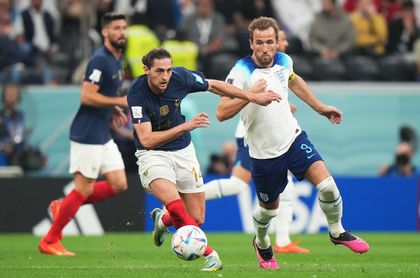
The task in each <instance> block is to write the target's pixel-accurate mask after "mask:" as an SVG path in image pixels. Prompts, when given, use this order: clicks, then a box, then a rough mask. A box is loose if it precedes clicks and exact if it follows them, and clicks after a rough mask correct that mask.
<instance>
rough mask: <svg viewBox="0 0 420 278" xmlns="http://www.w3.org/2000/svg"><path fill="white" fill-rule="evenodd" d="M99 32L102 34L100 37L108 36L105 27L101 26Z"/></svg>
mask: <svg viewBox="0 0 420 278" xmlns="http://www.w3.org/2000/svg"><path fill="white" fill-rule="evenodd" d="M101 34H102V37H104V38H105V37H107V36H108V29H107V28H106V27H104V28H102V30H101Z"/></svg>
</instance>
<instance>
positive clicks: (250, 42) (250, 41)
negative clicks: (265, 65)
mask: <svg viewBox="0 0 420 278" xmlns="http://www.w3.org/2000/svg"><path fill="white" fill-rule="evenodd" d="M249 48H251V50H254V49H253V48H252V40H249Z"/></svg>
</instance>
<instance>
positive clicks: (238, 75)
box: [225, 64, 247, 89]
mask: <svg viewBox="0 0 420 278" xmlns="http://www.w3.org/2000/svg"><path fill="white" fill-rule="evenodd" d="M246 76H247V75H246V72H245V69H244V68H243V67H242V66H240V65H238V64H237V65H235V66H234V67H233V68H232V69H231V70H230V72H229V74H228V76H227V77H226V80H225V81H226V83H229V84H231V85H233V86H235V87H238V88H239V89H246V87H247V85H246Z"/></svg>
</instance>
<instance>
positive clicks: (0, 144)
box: [0, 83, 27, 164]
mask: <svg viewBox="0 0 420 278" xmlns="http://www.w3.org/2000/svg"><path fill="white" fill-rule="evenodd" d="M1 98H2V102H3V108H2V109H1V111H0V153H1V155H2V156H3V157H5V158H6V164H11V162H12V158H13V156H14V154H15V153H16V152H17V151H18V150H19V149H23V146H24V144H25V141H26V135H27V132H26V128H25V121H24V116H23V113H22V112H21V111H20V110H19V109H18V104H19V101H20V88H19V86H18V85H17V84H12V83H9V84H5V85H4V86H3V92H2V96H1Z"/></svg>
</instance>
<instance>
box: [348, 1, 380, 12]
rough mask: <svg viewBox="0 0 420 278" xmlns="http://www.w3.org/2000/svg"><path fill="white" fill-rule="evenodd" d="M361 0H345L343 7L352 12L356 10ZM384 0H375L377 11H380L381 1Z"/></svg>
mask: <svg viewBox="0 0 420 278" xmlns="http://www.w3.org/2000/svg"><path fill="white" fill-rule="evenodd" d="M358 1H359V0H345V1H344V3H343V9H344V10H345V11H346V12H347V13H352V12H354V11H356V9H357V2H358ZM382 1H383V0H374V1H373V4H374V5H375V9H376V10H377V11H379V8H380V7H381V3H382Z"/></svg>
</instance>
